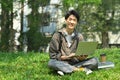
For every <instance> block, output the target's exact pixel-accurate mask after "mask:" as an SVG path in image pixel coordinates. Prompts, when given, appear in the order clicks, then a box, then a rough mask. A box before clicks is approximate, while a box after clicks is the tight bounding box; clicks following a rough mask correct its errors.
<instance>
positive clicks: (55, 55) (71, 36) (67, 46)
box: [48, 10, 97, 75]
mask: <svg viewBox="0 0 120 80" xmlns="http://www.w3.org/2000/svg"><path fill="white" fill-rule="evenodd" d="M65 22H66V27H65V28H62V29H61V30H59V31H57V32H56V33H54V35H53V37H52V40H51V42H50V48H49V54H50V60H49V62H48V66H49V67H51V68H53V69H55V70H57V71H58V73H59V74H60V75H64V73H72V72H74V71H80V70H81V67H82V68H83V69H84V68H87V69H92V70H93V69H96V68H97V59H96V58H89V59H87V56H84V55H81V56H79V59H78V57H75V52H76V49H77V46H78V43H79V41H82V40H83V36H82V35H81V34H80V33H78V32H77V31H76V29H75V28H76V25H77V23H78V22H79V14H78V13H77V12H76V11H75V10H71V11H69V12H68V13H67V14H66V15H65ZM83 69H82V70H83Z"/></svg>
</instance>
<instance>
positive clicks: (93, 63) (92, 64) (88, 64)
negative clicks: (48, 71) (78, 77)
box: [74, 58, 98, 70]
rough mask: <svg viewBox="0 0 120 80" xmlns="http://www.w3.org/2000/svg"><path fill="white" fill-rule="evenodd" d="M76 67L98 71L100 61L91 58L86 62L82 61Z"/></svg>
mask: <svg viewBox="0 0 120 80" xmlns="http://www.w3.org/2000/svg"><path fill="white" fill-rule="evenodd" d="M74 66H76V67H86V68H89V69H91V70H94V69H97V68H98V59H97V58H89V59H86V60H84V61H81V62H79V63H77V64H75V65H74Z"/></svg>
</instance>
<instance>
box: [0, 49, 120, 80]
mask: <svg viewBox="0 0 120 80" xmlns="http://www.w3.org/2000/svg"><path fill="white" fill-rule="evenodd" d="M95 53H96V54H94V56H96V57H98V59H99V55H100V54H101V53H106V54H107V60H109V61H112V62H114V64H115V67H114V68H109V69H99V70H96V71H93V73H92V74H89V75H86V74H85V73H84V72H74V73H72V74H66V75H64V76H59V75H58V74H56V72H55V71H53V70H51V69H49V68H48V66H47V63H48V60H49V55H48V54H47V53H34V52H29V53H22V52H19V53H0V80H120V76H119V75H120V49H117V48H113V49H101V50H96V52H95Z"/></svg>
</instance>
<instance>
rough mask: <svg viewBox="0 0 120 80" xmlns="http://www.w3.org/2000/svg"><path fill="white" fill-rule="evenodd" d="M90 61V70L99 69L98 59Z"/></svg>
mask: <svg viewBox="0 0 120 80" xmlns="http://www.w3.org/2000/svg"><path fill="white" fill-rule="evenodd" d="M90 61H91V65H90V66H89V68H90V69H97V68H98V59H97V58H92V59H91V60H90Z"/></svg>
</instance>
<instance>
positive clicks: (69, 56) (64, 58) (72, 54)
mask: <svg viewBox="0 0 120 80" xmlns="http://www.w3.org/2000/svg"><path fill="white" fill-rule="evenodd" d="M74 56H75V53H71V54H70V55H68V56H61V60H69V59H71V58H73V57H74Z"/></svg>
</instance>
